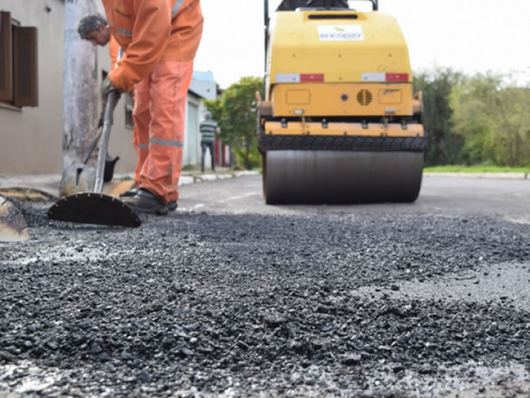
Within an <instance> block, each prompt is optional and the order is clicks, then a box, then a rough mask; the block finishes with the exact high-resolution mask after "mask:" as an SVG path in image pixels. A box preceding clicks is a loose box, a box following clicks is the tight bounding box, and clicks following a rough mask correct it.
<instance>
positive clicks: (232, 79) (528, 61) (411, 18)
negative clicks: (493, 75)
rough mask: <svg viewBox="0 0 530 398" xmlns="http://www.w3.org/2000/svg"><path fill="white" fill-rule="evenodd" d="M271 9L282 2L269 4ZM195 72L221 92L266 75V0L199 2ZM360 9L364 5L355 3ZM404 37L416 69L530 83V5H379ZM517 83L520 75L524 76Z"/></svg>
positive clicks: (487, 1)
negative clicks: (209, 76) (514, 76)
mask: <svg viewBox="0 0 530 398" xmlns="http://www.w3.org/2000/svg"><path fill="white" fill-rule="evenodd" d="M269 2H270V8H271V10H274V9H275V8H276V7H277V5H278V4H279V3H280V2H281V0H269ZM201 5H202V11H203V14H204V19H205V21H204V32H203V38H202V42H201V45H200V48H199V51H198V53H197V57H196V59H195V70H199V71H212V72H213V74H214V78H215V80H216V81H217V83H218V84H219V85H220V86H221V88H227V87H228V86H230V85H231V84H233V83H236V82H238V81H239V79H240V78H241V77H245V76H263V74H264V33H263V26H264V17H263V12H264V0H228V1H224V0H201ZM350 6H351V7H353V8H356V9H359V10H360V9H361V7H363V6H364V7H365V8H366V6H369V3H367V2H366V1H351V2H350ZM379 11H380V12H384V13H387V14H390V15H392V16H394V17H395V18H396V19H397V21H398V23H399V25H400V27H401V30H402V31H403V34H404V36H405V40H406V41H407V44H408V47H409V53H410V60H411V64H412V69H413V71H417V72H418V71H422V70H429V69H432V68H434V67H450V68H453V69H455V70H459V71H462V72H464V73H467V74H473V73H476V72H486V71H493V72H500V73H505V74H510V73H513V72H514V71H519V72H520V73H523V76H528V78H529V80H530V22H529V19H530V0H379ZM519 78H520V77H519Z"/></svg>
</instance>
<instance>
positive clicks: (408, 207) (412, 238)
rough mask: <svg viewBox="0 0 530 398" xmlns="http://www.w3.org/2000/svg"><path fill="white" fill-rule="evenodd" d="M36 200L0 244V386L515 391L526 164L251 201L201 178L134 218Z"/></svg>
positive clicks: (104, 392)
mask: <svg viewBox="0 0 530 398" xmlns="http://www.w3.org/2000/svg"><path fill="white" fill-rule="evenodd" d="M47 206H48V204H21V205H20V207H21V209H22V211H23V212H24V214H25V215H26V217H27V220H28V223H29V225H30V234H31V236H32V239H31V240H30V241H29V242H26V243H21V244H16V245H13V244H4V243H0V299H1V301H2V303H3V305H2V306H0V396H6V397H10V398H11V397H22V396H47V397H48V396H49V397H63V396H109V397H111V396H112V397H114V396H123V397H129V396H137V397H144V396H145V397H151V396H156V397H159V396H160V397H210V396H223V397H246V396H252V397H254V396H259V397H277V396H285V397H307V396H309V397H324V396H326V397H328V396H332V397H388V398H390V397H456V396H459V397H528V396H530V373H529V371H530V365H529V364H530V312H529V311H530V298H529V294H528V291H529V289H528V286H529V284H530V243H529V242H530V217H529V215H530V181H529V180H525V179H517V180H511V179H459V178H444V177H431V176H428V177H425V178H424V182H423V187H422V191H421V193H420V197H419V199H418V200H417V202H416V203H413V204H378V205H355V206H266V205H265V204H264V202H263V198H262V194H261V179H260V177H259V176H244V177H241V178H228V179H223V180H217V179H216V180H215V181H212V182H203V183H194V184H190V185H185V186H182V187H181V198H180V200H179V208H178V211H177V212H176V213H173V214H171V215H170V216H169V217H145V218H144V224H143V226H142V227H141V228H139V229H134V230H126V229H125V230H124V229H110V228H98V227H93V226H82V225H71V224H65V223H60V222H55V221H50V220H48V219H47V218H46V217H45V210H46V208H47Z"/></svg>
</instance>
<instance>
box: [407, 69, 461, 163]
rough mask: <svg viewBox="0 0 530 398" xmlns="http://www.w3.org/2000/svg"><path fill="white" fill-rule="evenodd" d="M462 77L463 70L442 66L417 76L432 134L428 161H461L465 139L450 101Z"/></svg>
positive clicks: (427, 127) (427, 128)
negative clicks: (454, 128) (454, 125)
mask: <svg viewBox="0 0 530 398" xmlns="http://www.w3.org/2000/svg"><path fill="white" fill-rule="evenodd" d="M460 78H461V75H460V74H459V73H456V72H453V71H452V70H451V69H440V68H437V69H435V70H433V71H430V72H421V73H419V74H417V75H415V76H414V91H415V92H417V91H423V102H424V117H423V125H424V128H425V131H426V133H427V136H428V143H427V145H428V147H427V156H426V164H427V165H431V166H434V165H440V164H447V163H454V162H455V161H457V157H458V152H459V149H460V147H461V146H462V140H461V139H460V137H458V136H456V135H455V134H454V133H453V131H452V120H451V117H452V114H453V109H452V108H451V106H450V103H449V102H450V95H451V91H452V89H453V86H454V85H455V84H456V83H457V82H458V80H459V79H460Z"/></svg>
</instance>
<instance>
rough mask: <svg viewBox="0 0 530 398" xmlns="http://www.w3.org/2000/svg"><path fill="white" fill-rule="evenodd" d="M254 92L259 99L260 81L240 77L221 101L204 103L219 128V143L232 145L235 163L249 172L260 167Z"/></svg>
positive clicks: (261, 88) (261, 81) (261, 83)
mask: <svg viewBox="0 0 530 398" xmlns="http://www.w3.org/2000/svg"><path fill="white" fill-rule="evenodd" d="M258 91H259V92H261V94H262V96H263V79H262V78H259V77H243V78H242V79H241V80H240V81H239V82H238V83H235V84H232V85H231V86H230V87H228V88H227V89H226V90H225V91H224V93H223V96H222V97H221V98H218V99H215V100H210V101H205V103H206V106H207V107H208V110H209V111H210V112H211V113H212V116H213V118H214V119H215V120H216V121H217V123H218V124H219V127H220V128H221V136H220V138H221V140H222V141H223V142H224V143H225V144H229V145H232V148H233V150H234V153H235V155H236V159H237V161H238V163H239V164H241V165H242V166H243V167H245V168H246V169H249V170H250V169H252V168H255V167H258V166H259V165H260V163H261V155H260V153H259V151H258V145H257V136H256V123H257V121H256V113H255V109H254V108H255V104H256V92H258Z"/></svg>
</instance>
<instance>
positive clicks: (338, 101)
mask: <svg viewBox="0 0 530 398" xmlns="http://www.w3.org/2000/svg"><path fill="white" fill-rule="evenodd" d="M396 90H398V91H396ZM302 92H308V93H309V94H308V95H307V94H302ZM308 97H309V98H308ZM308 99H310V101H309V100H308ZM295 100H297V101H296V102H295ZM304 100H308V101H307V102H305V101H304ZM397 101H399V102H397ZM272 102H273V103H274V116H300V115H304V116H322V117H330V116H385V115H392V116H394V115H397V116H400V115H401V116H410V115H412V85H411V84H409V83H388V84H368V83H357V84H355V83H345V84H324V83H293V84H276V85H275V86H274V88H273V92H272Z"/></svg>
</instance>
